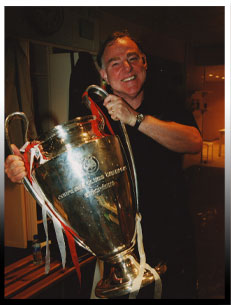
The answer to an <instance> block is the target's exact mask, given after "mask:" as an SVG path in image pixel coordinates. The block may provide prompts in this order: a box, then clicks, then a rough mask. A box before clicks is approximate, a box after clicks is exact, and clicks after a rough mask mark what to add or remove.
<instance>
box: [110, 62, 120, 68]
mask: <svg viewBox="0 0 231 305" xmlns="http://www.w3.org/2000/svg"><path fill="white" fill-rule="evenodd" d="M118 65H119V63H118V62H114V63H113V64H112V65H111V66H112V67H116V66H118Z"/></svg>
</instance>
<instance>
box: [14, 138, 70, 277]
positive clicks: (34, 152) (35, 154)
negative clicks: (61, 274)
mask: <svg viewBox="0 0 231 305" xmlns="http://www.w3.org/2000/svg"><path fill="white" fill-rule="evenodd" d="M28 144H30V143H29V142H26V143H25V144H24V145H23V147H22V148H21V149H20V151H22V152H24V151H25V149H26V147H27V145H28ZM38 146H39V144H37V145H35V146H34V147H32V148H31V149H30V153H31V156H30V176H31V179H32V186H33V188H34V190H35V192H36V193H37V195H38V196H39V204H40V205H41V208H42V216H43V225H44V230H45V234H46V257H45V273H46V274H47V273H48V272H49V270H50V249H49V238H48V225H47V215H49V217H50V218H51V219H52V221H53V225H54V229H55V233H56V239H57V241H58V246H59V250H60V254H61V258H62V266H63V269H64V268H65V265H66V245H65V240H64V236H63V228H62V225H61V223H60V221H59V220H58V217H57V215H56V212H55V211H54V209H53V207H52V204H51V203H50V202H49V201H48V200H47V198H45V196H44V194H43V192H42V190H41V189H40V187H39V185H38V184H37V182H36V181H35V180H34V178H33V176H32V175H31V172H32V168H33V163H34V158H36V159H37V160H39V164H43V163H45V162H47V160H45V159H43V156H42V154H41V152H40V150H39V147H38ZM46 202H47V204H48V205H49V207H50V208H51V210H52V211H53V212H54V215H55V216H54V215H53V214H52V213H51V212H50V211H49V208H48V207H47V205H46Z"/></svg>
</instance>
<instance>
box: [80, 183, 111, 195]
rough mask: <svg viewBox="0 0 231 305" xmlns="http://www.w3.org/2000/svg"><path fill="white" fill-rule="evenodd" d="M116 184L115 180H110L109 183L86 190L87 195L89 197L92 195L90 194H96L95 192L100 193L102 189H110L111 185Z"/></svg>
mask: <svg viewBox="0 0 231 305" xmlns="http://www.w3.org/2000/svg"><path fill="white" fill-rule="evenodd" d="M114 185H115V181H113V180H112V181H110V182H108V183H105V184H104V183H103V184H102V185H101V186H99V187H96V188H95V189H92V190H90V191H88V192H86V193H85V195H84V196H85V197H86V198H88V197H90V196H94V195H95V194H98V193H100V192H101V191H104V190H106V189H109V188H111V187H113V186H114Z"/></svg>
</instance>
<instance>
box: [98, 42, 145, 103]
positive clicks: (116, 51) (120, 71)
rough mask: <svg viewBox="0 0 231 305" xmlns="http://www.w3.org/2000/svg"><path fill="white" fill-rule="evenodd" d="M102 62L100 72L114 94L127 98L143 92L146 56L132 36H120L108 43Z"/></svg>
mask: <svg viewBox="0 0 231 305" xmlns="http://www.w3.org/2000/svg"><path fill="white" fill-rule="evenodd" d="M102 63H103V68H102V69H101V71H100V74H101V76H102V78H103V79H105V80H106V81H107V83H108V84H109V85H110V86H111V87H112V89H113V93H114V94H117V95H119V96H121V97H123V98H125V99H126V97H127V98H135V97H136V96H137V95H138V94H139V93H140V92H141V90H142V86H143V84H144V81H145V78H146V70H147V63H146V57H145V55H144V54H143V53H141V51H140V50H139V48H138V46H137V45H136V43H135V42H134V41H132V40H131V39H130V38H128V37H123V38H118V39H117V40H116V41H114V42H113V43H112V44H109V45H107V47H106V48H105V50H104V53H103V57H102Z"/></svg>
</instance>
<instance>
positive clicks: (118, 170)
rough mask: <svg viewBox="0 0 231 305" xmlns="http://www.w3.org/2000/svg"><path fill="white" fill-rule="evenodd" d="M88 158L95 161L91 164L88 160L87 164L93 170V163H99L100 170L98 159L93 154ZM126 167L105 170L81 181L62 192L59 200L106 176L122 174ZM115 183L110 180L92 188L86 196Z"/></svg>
mask: <svg viewBox="0 0 231 305" xmlns="http://www.w3.org/2000/svg"><path fill="white" fill-rule="evenodd" d="M91 157H92V158H91ZM87 160H88V161H89V160H91V161H93V162H91V161H90V162H89V164H88V162H86V163H85V165H86V164H88V165H90V168H91V170H93V167H94V166H93V165H96V164H97V170H98V160H97V159H96V158H95V157H93V156H90V157H89V156H88V158H87ZM85 161H86V159H85ZM95 161H96V163H94V162H95ZM86 168H89V167H87V166H86ZM126 169H127V167H126V166H122V167H118V168H116V169H113V170H111V171H108V172H105V173H104V174H102V175H100V176H97V177H94V178H92V179H88V180H87V181H85V182H83V183H81V184H79V185H76V186H75V187H74V188H72V189H70V190H68V191H66V192H64V193H62V194H60V195H59V196H58V197H57V199H58V200H62V199H64V198H66V197H67V196H70V195H73V194H74V193H76V192H79V191H81V190H82V189H84V188H85V186H90V185H93V184H94V183H97V182H99V181H102V180H104V179H105V177H106V178H109V177H112V176H115V175H118V174H120V173H122V172H124V171H126ZM88 172H89V171H88ZM111 182H113V183H114V181H111ZM113 185H114V184H113ZM113 185H110V182H108V183H106V184H102V185H101V186H99V187H97V188H95V189H92V190H90V191H89V192H87V193H86V194H85V197H89V196H92V195H94V194H97V193H99V192H100V191H102V190H104V189H107V188H109V187H112V186H113ZM107 186H108V187H107ZM88 194H90V195H88Z"/></svg>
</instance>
